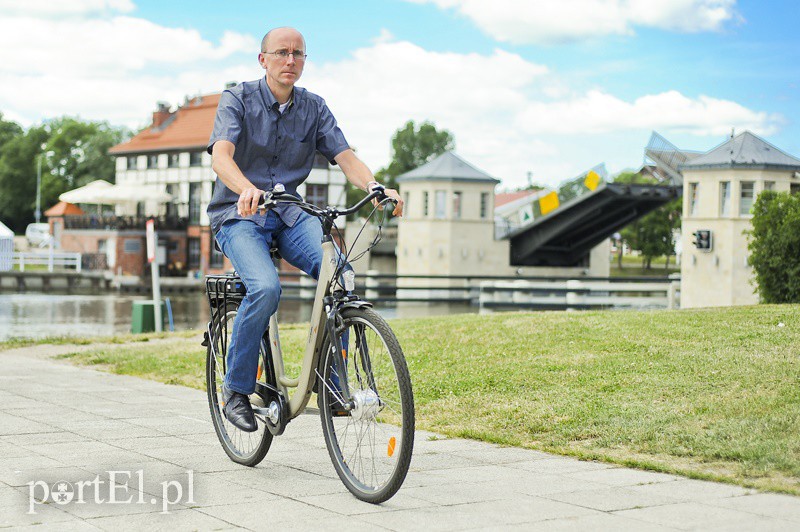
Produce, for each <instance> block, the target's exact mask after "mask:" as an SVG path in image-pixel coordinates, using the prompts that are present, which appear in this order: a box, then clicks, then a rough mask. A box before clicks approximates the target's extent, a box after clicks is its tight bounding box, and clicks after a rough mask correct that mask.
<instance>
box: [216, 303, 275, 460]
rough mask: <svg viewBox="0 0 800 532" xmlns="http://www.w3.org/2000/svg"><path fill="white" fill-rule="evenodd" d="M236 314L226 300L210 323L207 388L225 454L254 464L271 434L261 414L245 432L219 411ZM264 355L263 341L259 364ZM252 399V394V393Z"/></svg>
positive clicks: (263, 450) (265, 449) (221, 405)
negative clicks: (224, 309) (254, 427)
mask: <svg viewBox="0 0 800 532" xmlns="http://www.w3.org/2000/svg"><path fill="white" fill-rule="evenodd" d="M237 313H238V305H232V304H230V303H228V307H227V311H226V312H225V313H224V314H223V313H221V314H220V315H219V316H218V317H217V318H216V319H215V320H214V322H212V324H211V331H212V337H211V338H209V345H208V347H207V351H206V391H207V394H208V408H209V410H210V412H211V421H212V423H213V424H214V431H215V432H216V433H217V438H219V442H220V444H222V448H223V449H224V450H225V453H226V454H227V455H228V457H229V458H230V459H231V460H233V461H234V462H236V463H237V464H242V465H245V466H249V467H253V466H255V465H257V464H259V463H260V462H261V461H262V460H263V459H264V457H265V456H266V455H267V451H269V448H270V445H272V434H271V433H270V432H269V430H268V429H267V426H266V422H265V419H264V417H263V416H260V415H258V414H257V415H256V423H257V425H258V429H257V430H256V431H255V432H245V431H242V430H240V429H238V428H236V427H234V426H233V424H231V422H230V421H228V420H227V419H226V418H225V415H224V414H223V412H222V408H223V403H222V401H221V398H222V382H223V379H224V377H225V371H224V368H225V367H226V366H225V362H224V361H225V360H226V357H227V354H228V353H227V347H228V345H230V342H229V336H230V334H231V331H232V329H233V322H234V320H235V319H236V315H237ZM212 345H213V347H214V348H213V349H212ZM265 354H266V345H265V344H264V342H263V341H262V342H261V348H260V350H259V356H260V357H261V360H262V365H263V363H264V360H265ZM264 373H266V372H264ZM252 399H254V396H251V400H252Z"/></svg>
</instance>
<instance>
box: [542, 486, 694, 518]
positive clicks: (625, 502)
mask: <svg viewBox="0 0 800 532" xmlns="http://www.w3.org/2000/svg"><path fill="white" fill-rule="evenodd" d="M543 497H546V498H548V499H551V500H554V501H561V502H566V503H570V504H575V505H577V506H582V507H584V508H591V509H593V510H602V511H604V512H613V511H615V510H629V509H631V508H647V507H650V506H660V505H662V504H671V503H676V502H679V501H677V500H675V499H670V498H668V497H664V496H659V495H653V494H648V493H638V492H635V491H633V490H630V489H627V488H619V487H611V488H609V487H607V486H606V487H603V488H596V489H593V490H579V491H572V492H568V493H563V492H562V493H551V494H549V495H543Z"/></svg>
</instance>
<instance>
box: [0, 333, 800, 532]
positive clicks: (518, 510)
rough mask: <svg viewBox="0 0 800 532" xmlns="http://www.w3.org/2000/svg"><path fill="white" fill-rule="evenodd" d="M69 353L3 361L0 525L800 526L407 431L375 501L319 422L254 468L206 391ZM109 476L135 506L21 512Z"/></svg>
mask: <svg viewBox="0 0 800 532" xmlns="http://www.w3.org/2000/svg"><path fill="white" fill-rule="evenodd" d="M38 347H39V346H37V348H38ZM70 349H74V347H72V346H57V347H56V348H50V347H48V348H46V349H42V350H39V351H37V352H36V353H35V354H33V355H30V353H31V351H30V350H29V351H26V350H24V349H23V350H15V352H14V353H11V352H9V351H6V352H0V357H2V358H3V362H4V367H9V368H13V378H0V402H2V401H5V402H6V404H7V405H9V408H3V409H0V499H2V503H0V525H6V524H7V523H9V524H11V525H12V526H14V527H38V529H45V530H49V529H53V530H55V529H58V530H73V529H74V530H95V529H102V530H114V531H115V532H118V531H119V530H141V529H147V530H170V532H172V531H173V530H183V529H197V530H212V529H214V530H237V529H253V530H261V529H280V530H295V529H299V530H308V529H315V528H320V526H325V527H327V528H345V527H347V528H353V527H364V528H367V527H368V528H369V529H375V530H384V529H385V530H416V529H425V530H461V529H485V530H513V529H518V530H544V529H546V530H595V529H599V530H634V529H635V530H637V531H638V530H645V531H646V530H676V529H709V530H713V529H715V528H716V527H722V528H723V529H740V530H741V529H748V530H777V529H781V530H786V529H792V528H798V527H800V498H796V497H790V496H782V495H771V494H762V493H755V492H753V491H752V490H746V489H744V488H739V487H736V486H730V485H725V484H717V483H710V482H700V481H694V480H688V479H684V478H680V477H677V476H674V475H664V474H660V473H651V472H646V471H637V470H631V469H626V468H622V467H617V466H613V465H609V464H605V463H599V462H590V461H579V460H574V459H571V458H566V457H561V456H555V455H549V454H546V453H542V452H538V451H529V450H525V449H515V448H504V447H501V446H497V445H491V444H485V443H481V442H476V441H469V440H459V439H450V438H445V437H443V436H440V435H436V434H433V433H430V432H425V431H419V432H418V433H417V434H416V435H415V455H414V459H413V461H412V467H411V471H410V472H409V474H408V476H407V478H406V482H405V483H404V486H403V488H402V489H401V490H400V492H399V493H398V494H397V495H396V496H395V497H394V498H393V499H391V500H390V501H388V502H386V503H384V504H382V505H370V504H366V503H363V502H360V501H358V500H356V499H355V498H354V497H352V496H351V495H350V493H349V492H348V491H347V490H346V488H345V487H344V486H343V485H342V484H341V482H340V480H339V479H338V476H337V475H336V472H335V471H334V469H333V466H332V464H331V461H330V458H329V456H328V452H327V449H326V447H325V442H324V440H323V437H322V431H321V428H320V421H319V417H318V415H315V414H313V413H312V415H302V416H300V417H298V418H297V419H295V420H294V421H292V423H291V424H290V425H289V426H288V427H287V430H286V432H285V433H284V435H282V436H281V437H279V438H276V439H275V440H274V441H273V445H272V448H271V449H270V452H269V454H268V455H267V457H266V459H265V460H264V461H263V462H262V463H261V464H259V465H258V466H256V467H253V468H249V467H245V466H241V465H239V464H235V463H233V462H232V461H231V460H230V459H229V458H228V457H227V455H225V453H224V451H223V450H222V448H221V446H220V444H219V441H218V440H217V437H216V434H215V433H214V429H213V426H212V424H211V421H210V416H209V412H208V407H207V403H206V397H205V394H204V392H203V391H201V390H191V389H186V388H180V387H176V386H169V385H164V384H160V383H156V382H151V381H146V380H142V379H137V378H134V377H124V376H118V375H112V374H107V373H102V372H99V371H95V370H92V369H85V368H80V367H74V366H72V365H70V364H69V363H68V362H66V361H63V360H60V361H53V360H49V359H48V358H47V356H51V355H53V354H56V353H58V352H67V351H68V350H70ZM43 353H48V355H45V354H43ZM3 377H5V376H3ZM31 401H37V402H39V403H40V405H39V407H38V408H31V406H32V403H31ZM114 470H116V471H122V472H124V471H128V472H132V473H133V472H137V471H142V474H143V475H144V481H143V484H142V486H139V485H138V484H137V483H136V481H135V479H131V480H130V481H129V488H128V491H125V492H123V493H121V495H126V494H127V495H128V496H130V495H132V496H133V498H134V500H138V497H139V494H140V493H141V496H142V500H143V501H144V502H142V503H141V504H140V503H138V502H137V503H135V504H134V503H130V504H119V505H109V504H107V502H103V503H98V504H91V505H88V504H87V505H84V506H78V505H73V504H72V503H69V504H65V505H62V506H59V505H56V504H54V503H51V504H48V505H41V506H40V508H41V512H40V513H39V514H37V516H35V519H31V518H30V516H28V515H26V514H25V510H26V509H27V504H28V503H29V502H30V501H29V495H28V486H27V483H28V482H30V481H34V480H42V481H43V482H50V483H56V482H57V481H58V480H64V481H66V482H72V483H74V482H78V481H91V480H92V479H95V478H98V479H101V480H103V481H104V482H106V481H108V480H109V478H110V475H111V473H109V471H114ZM190 473H191V475H192V476H189V475H190ZM190 478H191V480H192V481H191V493H192V495H193V496H192V497H191V500H187V499H188V498H189V497H188V493H189V484H190V482H189V479H190ZM173 482H174V483H177V484H179V485H180V488H181V495H182V498H178V500H176V501H175V502H174V504H171V505H170V506H169V510H170V511H169V513H168V514H162V513H160V509H161V504H162V503H163V502H164V491H163V490H164V489H165V488H164V486H165V483H173ZM170 485H172V484H170ZM172 488H173V492H172V498H174V496H175V495H176V493H177V490H178V488H177V486H174V485H172ZM167 496H168V497H170V495H169V494H168V495H167ZM153 501H155V502H153ZM37 508H39V507H37Z"/></svg>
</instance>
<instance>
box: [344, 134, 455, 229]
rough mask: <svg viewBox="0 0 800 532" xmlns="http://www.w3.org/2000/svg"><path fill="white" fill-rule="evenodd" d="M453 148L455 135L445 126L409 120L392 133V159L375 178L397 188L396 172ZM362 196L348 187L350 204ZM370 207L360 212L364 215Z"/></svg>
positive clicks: (415, 166)
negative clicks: (440, 127) (417, 125)
mask: <svg viewBox="0 0 800 532" xmlns="http://www.w3.org/2000/svg"><path fill="white" fill-rule="evenodd" d="M454 148H455V139H454V137H453V134H452V133H450V132H449V131H448V130H446V129H443V130H441V131H440V130H437V129H436V126H434V125H433V123H431V122H428V121H425V122H423V123H422V124H420V125H419V127H416V125H415V124H414V121H413V120H409V121H408V122H406V123H405V125H404V126H403V127H401V128H400V129H398V130H397V131H395V133H394V136H392V161H391V162H390V163H389V165H388V166H387V167H385V168H381V169H380V170H378V171H377V172H375V179H376V180H377V181H380V182H381V183H383V184H384V185H386V186H387V187H389V188H397V176H399V175H401V174H404V173H405V172H408V171H410V170H413V169H414V168H417V167H419V166H422V165H423V164H425V163H427V162H428V161H430V160H431V159H433V158H434V157H436V156H438V155H441V154H443V153H444V152H446V151H450V150H452V149H454ZM362 197H363V192H361V191H360V190H358V189H356V188H354V187H350V188H349V189H348V192H347V203H348V204H349V205H352V204H353V203H355V202H357V201H358V200H359V199H361V198H362ZM370 210H371V209H370V208H369V207H364V209H362V211H361V213H360V214H362V215H367V214H369V212H370Z"/></svg>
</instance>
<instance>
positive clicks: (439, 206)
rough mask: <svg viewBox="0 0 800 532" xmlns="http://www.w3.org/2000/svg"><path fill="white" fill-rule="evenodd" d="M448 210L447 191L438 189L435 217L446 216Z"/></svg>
mask: <svg viewBox="0 0 800 532" xmlns="http://www.w3.org/2000/svg"><path fill="white" fill-rule="evenodd" d="M446 210H447V192H445V191H444V190H437V191H436V211H435V214H434V218H444V217H445V212H446Z"/></svg>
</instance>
